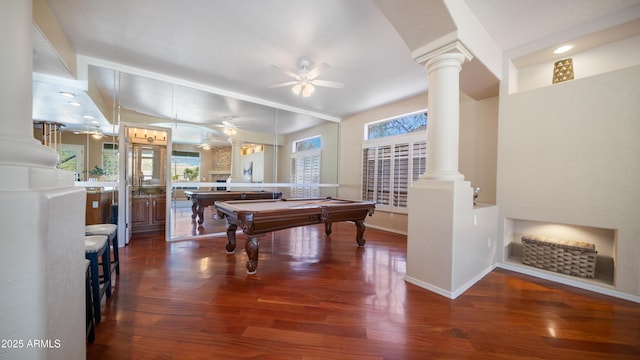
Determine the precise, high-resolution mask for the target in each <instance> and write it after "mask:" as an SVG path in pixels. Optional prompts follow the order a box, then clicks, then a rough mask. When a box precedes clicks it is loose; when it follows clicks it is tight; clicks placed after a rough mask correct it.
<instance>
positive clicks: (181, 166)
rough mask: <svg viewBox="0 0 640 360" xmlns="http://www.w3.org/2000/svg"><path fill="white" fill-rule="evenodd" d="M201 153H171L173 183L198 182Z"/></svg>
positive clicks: (175, 151) (176, 151) (177, 151)
mask: <svg viewBox="0 0 640 360" xmlns="http://www.w3.org/2000/svg"><path fill="white" fill-rule="evenodd" d="M199 175H200V153H199V152H195V151H179V150H174V151H172V152H171V179H172V180H173V181H198V176H199Z"/></svg>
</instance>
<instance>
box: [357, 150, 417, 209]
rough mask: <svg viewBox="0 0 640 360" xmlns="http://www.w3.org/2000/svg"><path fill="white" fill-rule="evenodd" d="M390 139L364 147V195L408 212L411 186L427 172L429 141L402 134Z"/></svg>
mask: <svg viewBox="0 0 640 360" xmlns="http://www.w3.org/2000/svg"><path fill="white" fill-rule="evenodd" d="M394 140H395V142H394ZM388 142H391V144H387V143H388ZM378 143H380V142H379V141H378ZM387 143H385V144H378V145H374V146H366V145H365V148H363V149H362V199H363V200H368V201H375V202H376V206H377V207H379V208H380V209H381V210H388V211H396V212H406V209H407V202H408V190H409V187H410V186H411V184H412V183H413V181H414V180H417V179H418V178H420V175H422V174H423V173H424V172H425V168H426V150H427V142H426V141H425V140H420V139H418V140H416V141H414V138H412V137H403V138H395V139H392V140H390V141H387Z"/></svg>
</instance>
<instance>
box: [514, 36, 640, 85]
mask: <svg viewBox="0 0 640 360" xmlns="http://www.w3.org/2000/svg"><path fill="white" fill-rule="evenodd" d="M639 53H640V36H634V37H630V38H627V39H624V40H620V41H616V42H614V43H611V44H607V45H605V46H599V47H597V48H593V49H589V50H587V51H583V52H580V53H576V54H571V55H562V54H561V55H558V57H557V59H556V60H554V61H549V62H545V63H541V64H536V65H533V66H529V67H526V68H522V69H520V70H515V69H513V71H517V72H518V75H517V89H514V90H516V91H517V92H522V91H527V90H532V89H537V88H540V87H545V86H551V85H552V78H553V63H554V62H555V61H557V60H561V59H564V58H572V59H573V73H574V78H575V79H582V78H586V77H589V76H594V75H597V74H601V73H605V72H609V71H616V70H620V69H624V68H627V67H630V66H634V65H637V64H638V61H639V59H638V54H639ZM612 54H615V56H612ZM514 92H515V91H514Z"/></svg>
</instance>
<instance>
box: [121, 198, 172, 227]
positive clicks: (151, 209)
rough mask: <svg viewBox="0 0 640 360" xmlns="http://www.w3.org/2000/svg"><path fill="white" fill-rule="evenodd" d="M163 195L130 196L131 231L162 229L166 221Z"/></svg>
mask: <svg viewBox="0 0 640 360" xmlns="http://www.w3.org/2000/svg"><path fill="white" fill-rule="evenodd" d="M166 204H167V200H166V196H165V195H140V196H132V197H131V207H130V209H131V223H130V226H131V233H140V232H145V231H158V230H163V229H164V225H165V221H166Z"/></svg>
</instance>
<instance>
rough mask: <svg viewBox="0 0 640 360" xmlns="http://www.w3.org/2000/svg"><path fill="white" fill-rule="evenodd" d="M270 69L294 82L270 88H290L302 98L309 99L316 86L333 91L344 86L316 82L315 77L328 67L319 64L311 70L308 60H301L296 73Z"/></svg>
mask: <svg viewBox="0 0 640 360" xmlns="http://www.w3.org/2000/svg"><path fill="white" fill-rule="evenodd" d="M271 66H272V67H274V68H276V69H278V70H280V71H282V72H283V73H284V74H285V75H287V76H289V77H292V78H293V79H294V81H287V82H283V83H279V84H274V85H270V86H269V87H270V88H277V87H283V86H291V85H293V87H292V88H291V91H293V93H294V94H296V95H302V97H309V96H311V94H313V92H314V91H315V90H316V88H315V87H316V86H324V87H330V88H335V89H340V88H342V87H343V86H344V84H343V83H339V82H336V81H329V80H318V79H317V77H318V76H320V73H321V72H322V71H323V70H326V69H327V68H328V67H329V65H327V64H325V63H321V64H319V65H317V66H315V67H313V68H311V63H310V62H309V60H301V61H300V64H299V66H300V68H299V69H298V71H297V72H293V71H289V70H287V69H285V68H283V67H281V66H278V65H271Z"/></svg>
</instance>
